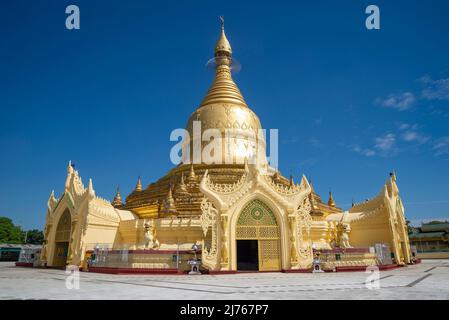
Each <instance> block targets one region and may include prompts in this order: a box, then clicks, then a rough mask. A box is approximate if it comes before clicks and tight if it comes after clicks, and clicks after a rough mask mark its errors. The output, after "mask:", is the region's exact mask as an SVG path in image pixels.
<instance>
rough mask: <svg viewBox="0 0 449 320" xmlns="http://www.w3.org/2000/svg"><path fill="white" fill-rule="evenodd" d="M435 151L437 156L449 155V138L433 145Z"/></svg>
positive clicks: (437, 141)
mask: <svg viewBox="0 0 449 320" xmlns="http://www.w3.org/2000/svg"><path fill="white" fill-rule="evenodd" d="M433 150H434V151H435V155H437V156H442V155H447V154H449V137H442V138H440V139H438V140H436V141H435V143H434V145H433Z"/></svg>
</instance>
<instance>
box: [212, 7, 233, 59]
mask: <svg viewBox="0 0 449 320" xmlns="http://www.w3.org/2000/svg"><path fill="white" fill-rule="evenodd" d="M220 21H221V34H220V38H219V39H218V41H217V44H216V45H215V56H216V57H219V56H228V57H231V55H232V48H231V44H230V43H229V41H228V38H226V34H225V29H224V17H223V16H220ZM229 62H230V61H229Z"/></svg>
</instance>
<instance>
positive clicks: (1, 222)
mask: <svg viewBox="0 0 449 320" xmlns="http://www.w3.org/2000/svg"><path fill="white" fill-rule="evenodd" d="M24 240H25V237H24V232H23V231H22V229H21V228H20V227H19V226H16V225H14V223H13V222H12V220H11V219H9V218H7V217H0V243H16V244H18V243H23V242H24Z"/></svg>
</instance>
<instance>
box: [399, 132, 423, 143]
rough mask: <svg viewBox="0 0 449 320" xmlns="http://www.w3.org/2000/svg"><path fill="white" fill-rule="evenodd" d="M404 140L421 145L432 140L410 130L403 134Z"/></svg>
mask: <svg viewBox="0 0 449 320" xmlns="http://www.w3.org/2000/svg"><path fill="white" fill-rule="evenodd" d="M402 139H403V140H404V141H407V142H417V143H419V144H424V143H426V142H427V141H429V139H430V138H429V137H427V136H424V135H422V134H420V133H418V132H416V131H412V130H408V131H406V132H404V133H403V134H402Z"/></svg>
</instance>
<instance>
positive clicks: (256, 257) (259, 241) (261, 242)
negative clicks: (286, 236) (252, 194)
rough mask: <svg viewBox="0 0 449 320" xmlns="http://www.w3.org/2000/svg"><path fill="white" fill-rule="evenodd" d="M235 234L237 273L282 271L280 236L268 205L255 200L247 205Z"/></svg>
mask: <svg viewBox="0 0 449 320" xmlns="http://www.w3.org/2000/svg"><path fill="white" fill-rule="evenodd" d="M236 230H237V231H236V232H237V234H236V248H237V254H236V256H237V270H259V271H279V270H281V245H280V235H281V232H280V228H279V225H278V223H277V221H276V217H275V216H274V214H273V212H272V211H271V209H270V208H269V207H268V206H267V205H266V204H265V203H263V202H262V201H260V200H253V201H251V202H250V203H249V204H247V205H246V207H245V208H244V209H243V210H242V212H241V213H240V216H239V217H238V219H237V228H236Z"/></svg>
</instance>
